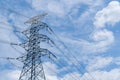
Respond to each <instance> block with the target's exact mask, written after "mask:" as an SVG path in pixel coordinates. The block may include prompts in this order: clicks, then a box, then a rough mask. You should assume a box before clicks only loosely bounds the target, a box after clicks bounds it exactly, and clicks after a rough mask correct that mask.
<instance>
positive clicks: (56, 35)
mask: <svg viewBox="0 0 120 80" xmlns="http://www.w3.org/2000/svg"><path fill="white" fill-rule="evenodd" d="M49 29H50V31H51V32H52V33H53V35H55V36H56V38H57V39H58V41H59V42H60V43H61V44H62V45H63V46H64V48H65V49H66V50H67V51H68V52H69V53H71V56H73V58H74V59H75V60H76V62H79V60H78V59H77V58H76V57H75V56H74V55H72V52H71V51H70V50H69V49H68V47H67V46H66V45H65V43H64V42H62V40H61V39H60V38H59V37H58V36H57V35H56V34H55V33H54V32H53V30H52V29H51V28H49ZM58 49H59V50H60V48H59V47H58ZM60 51H61V52H63V51H62V50H60ZM63 53H64V52H63ZM66 57H67V56H66ZM75 66H76V65H75ZM76 67H77V66H76ZM81 67H82V68H84V66H83V65H82V64H81ZM77 69H78V70H79V68H77ZM79 71H80V70H79ZM87 72H88V71H87ZM88 74H89V75H90V76H91V78H92V79H93V80H95V79H94V77H93V76H92V75H91V74H90V73H89V72H88Z"/></svg>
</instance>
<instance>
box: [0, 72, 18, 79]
mask: <svg viewBox="0 0 120 80" xmlns="http://www.w3.org/2000/svg"><path fill="white" fill-rule="evenodd" d="M0 75H1V76H0V79H1V80H18V78H19V75H20V71H19V70H4V71H0Z"/></svg>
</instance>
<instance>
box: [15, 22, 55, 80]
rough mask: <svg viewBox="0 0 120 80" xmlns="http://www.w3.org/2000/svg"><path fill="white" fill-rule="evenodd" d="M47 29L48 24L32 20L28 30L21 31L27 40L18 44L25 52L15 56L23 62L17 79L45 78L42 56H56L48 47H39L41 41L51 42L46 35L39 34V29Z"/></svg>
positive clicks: (38, 79)
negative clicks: (20, 55) (22, 54)
mask: <svg viewBox="0 0 120 80" xmlns="http://www.w3.org/2000/svg"><path fill="white" fill-rule="evenodd" d="M44 28H45V29H48V25H47V24H46V23H44V22H41V21H38V20H37V21H35V20H34V21H33V22H32V23H31V24H30V28H29V29H28V30H25V31H23V34H24V35H25V36H26V37H27V40H26V41H25V42H24V43H22V44H20V46H22V47H23V48H24V49H25V50H26V52H27V54H26V55H24V56H22V57H19V58H17V60H19V61H21V62H23V64H24V65H23V68H22V71H21V74H20V77H19V80H46V77H45V74H44V69H43V65H42V60H41V58H42V57H45V56H47V57H49V58H50V59H52V58H51V57H54V58H56V56H55V55H54V54H53V53H52V52H50V51H49V50H48V49H44V48H41V47H40V43H41V42H47V43H49V42H51V43H52V42H53V41H52V40H51V39H50V38H49V37H48V36H47V35H44V34H40V33H39V32H40V30H41V29H44Z"/></svg>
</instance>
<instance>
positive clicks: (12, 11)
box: [2, 7, 78, 61]
mask: <svg viewBox="0 0 120 80" xmlns="http://www.w3.org/2000/svg"><path fill="white" fill-rule="evenodd" d="M2 8H3V9H6V10H10V11H12V12H15V13H17V14H19V15H22V16H24V17H26V18H29V17H27V16H25V15H23V14H21V13H18V12H16V11H14V10H12V9H10V8H4V7H2ZM53 34H54V35H55V36H56V37H57V38H58V40H59V41H60V42H61V43H62V44H63V45H64V47H65V48H66V49H67V50H68V51H69V52H70V53H71V51H70V50H69V49H68V48H67V46H66V45H65V44H64V43H63V42H62V41H61V40H60V38H59V37H58V36H57V35H56V34H55V33H54V32H53ZM73 57H74V58H75V60H76V61H78V60H77V58H76V57H75V56H73Z"/></svg>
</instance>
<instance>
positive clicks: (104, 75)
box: [61, 69, 120, 80]
mask: <svg viewBox="0 0 120 80" xmlns="http://www.w3.org/2000/svg"><path fill="white" fill-rule="evenodd" d="M70 74H72V75H76V76H77V79H79V80H93V78H94V80H119V79H120V69H112V70H111V71H108V72H107V71H99V70H96V71H94V72H90V73H85V74H84V75H82V76H81V75H80V74H79V73H75V74H74V73H69V74H67V75H65V76H64V77H63V78H62V79H61V80H63V79H65V80H73V78H72V77H71V75H70ZM74 79H75V78H74Z"/></svg>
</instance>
